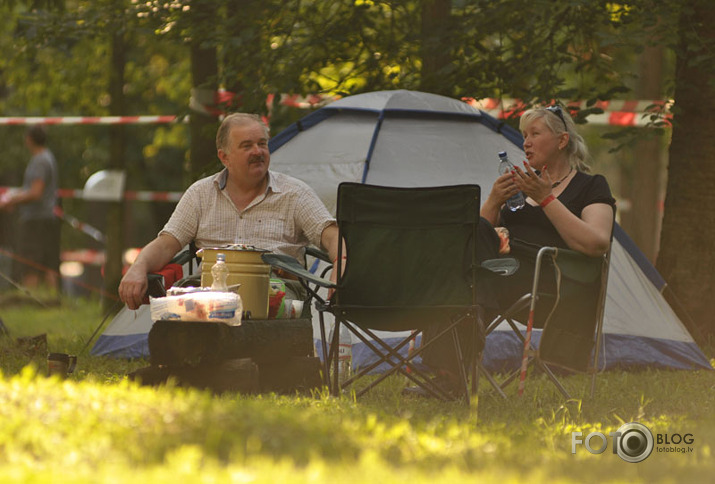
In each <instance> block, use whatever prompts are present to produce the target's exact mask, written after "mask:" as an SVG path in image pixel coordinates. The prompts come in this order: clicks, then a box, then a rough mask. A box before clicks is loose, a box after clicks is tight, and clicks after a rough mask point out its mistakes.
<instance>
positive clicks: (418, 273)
mask: <svg viewBox="0 0 715 484" xmlns="http://www.w3.org/2000/svg"><path fill="white" fill-rule="evenodd" d="M479 202H480V188H479V186H477V185H460V186H449V187H432V188H391V187H378V186H371V185H363V184H358V183H342V184H341V185H340V186H339V188H338V203H337V221H338V229H339V233H340V240H342V241H344V244H345V250H346V252H347V254H344V253H343V247H342V245H341V246H340V248H339V255H338V257H339V259H340V260H342V258H343V255H346V256H347V260H346V265H345V268H344V272H343V269H342V267H341V264H336V267H334V269H333V270H337V271H338V274H337V281H338V282H337V285H334V284H331V283H330V282H329V281H326V280H324V279H323V278H321V277H318V276H315V275H313V274H310V273H309V272H307V271H305V270H304V269H303V268H302V267H301V266H300V264H299V263H298V262H297V261H295V259H292V258H290V257H286V256H282V255H277V254H265V255H264V260H265V261H266V262H267V263H269V264H271V265H274V266H276V267H280V268H281V269H283V270H285V271H288V272H291V273H293V274H295V275H297V276H298V277H300V278H301V280H302V281H304V286H305V287H306V289H307V290H308V291H309V292H312V293H313V296H314V297H315V298H316V301H318V303H317V304H316V308H317V309H318V311H319V316H320V326H321V336H322V340H323V355H327V357H325V358H324V360H325V367H324V373H325V375H326V376H327V375H329V365H330V364H331V363H332V364H333V365H334V371H333V381H332V383H331V382H329V381H328V382H327V383H328V385H329V387H330V389H331V391H332V392H333V394H337V393H339V392H340V390H343V389H345V388H347V387H349V386H350V385H352V384H353V383H355V382H356V381H358V380H360V379H361V378H363V377H364V376H366V375H367V374H368V373H370V372H371V371H372V370H373V369H375V368H376V367H378V366H379V365H381V364H383V363H387V365H388V367H389V369H388V370H387V371H386V372H385V373H383V374H382V375H380V376H379V377H376V378H375V379H374V380H373V381H372V382H371V383H370V384H368V385H367V386H365V387H364V388H361V389H360V390H359V391H358V392H357V393H356V394H357V395H358V396H360V395H362V394H364V393H365V392H367V391H369V390H370V389H372V388H374V387H375V386H376V385H378V384H379V383H380V382H382V381H384V380H385V379H386V378H387V377H388V376H390V375H393V374H395V373H399V374H402V375H404V376H405V377H407V378H408V379H410V380H411V381H413V382H414V383H415V384H417V385H419V386H420V387H422V388H423V389H424V390H425V391H427V392H428V393H430V394H431V395H433V396H435V397H438V398H441V399H444V400H450V399H453V397H452V396H451V395H449V394H448V392H447V391H445V389H443V388H441V387H440V386H438V385H436V384H434V382H432V381H431V379H430V375H429V374H428V373H427V372H426V371H425V370H424V368H423V367H422V366H421V365H417V364H415V363H414V361H413V360H414V358H415V357H417V356H420V355H421V354H422V353H423V351H424V350H425V348H427V347H428V346H429V344H430V342H423V344H422V345H421V346H420V348H418V349H416V350H415V351H414V352H411V353H409V354H407V356H403V354H404V353H405V351H404V349H406V348H407V345H408V344H409V342H410V339H412V338H413V337H414V336H415V335H414V334H412V333H410V334H408V335H407V336H406V337H404V338H403V339H402V340H401V341H400V342H399V343H397V344H396V345H393V346H391V345H390V344H388V343H387V342H385V341H384V340H383V339H381V338H380V337H378V335H377V334H376V333H375V331H376V330H379V331H388V332H405V331H410V330H416V331H418V332H419V331H423V330H424V329H425V328H427V327H429V326H430V325H439V327H440V328H443V329H442V330H441V331H440V332H439V334H438V336H437V338H439V337H441V336H442V335H447V336H449V335H451V338H452V341H453V343H454V351H455V354H456V355H457V357H458V360H459V362H460V365H459V366H460V370H461V371H460V375H459V377H460V383H461V387H460V389H461V391H462V393H463V395H464V397H465V400H466V402H467V403H468V402H469V398H470V393H471V392H474V391H476V387H475V384H474V382H475V380H473V385H472V388H471V392H470V389H469V385H468V379H469V373H471V374H472V375H474V374H476V368H477V366H476V360H477V354H476V352H470V353H471V354H469V355H467V354H465V351H464V348H462V345H461V343H460V339H459V338H458V336H457V329H458V327H460V326H463V325H467V328H468V331H470V330H471V331H472V334H473V336H474V337H475V338H477V337H479V335H483V328H481V329H480V328H479V326H478V325H479V318H478V316H477V314H478V313H477V302H476V282H475V277H476V271H477V269H478V264H477V250H476V240H477V237H476V235H477V226H478V222H479ZM310 283H314V284H317V285H318V286H320V287H327V288H334V289H335V293H334V294H333V297H332V298H331V299H330V300H328V301H325V300H323V299H322V298H320V296H318V295H317V294H316V293H315V291H313V290H312V288H310V287H309V285H310ZM325 313H330V314H332V315H333V316H334V317H335V330H334V333H333V334H334V336H333V341H332V342H331V345H330V349H329V350H328V348H327V345H326V338H325V319H324V316H325ZM342 324H344V325H345V326H346V327H347V328H348V329H349V330H350V331H351V333H352V334H353V335H355V337H356V338H357V339H359V340H360V341H361V342H363V343H364V344H365V345H366V346H367V347H368V348H369V349H370V350H371V351H372V352H373V353H375V355H377V357H378V359H377V361H375V362H373V363H371V364H370V365H368V366H367V367H365V368H359V369H358V370H357V372H356V373H355V375H353V376H352V377H351V378H348V379H347V380H345V381H343V382H342V383H341V382H340V381H339V380H338V358H337V350H336V348H337V346H338V338H339V336H338V335H339V328H340V325H342ZM442 325H444V327H443V326H442ZM482 337H483V336H482ZM437 338H434V339H437ZM401 350H403V351H402V352H401ZM467 360H468V361H467ZM467 363H468V364H467Z"/></svg>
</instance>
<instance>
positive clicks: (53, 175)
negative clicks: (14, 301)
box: [0, 125, 60, 289]
mask: <svg viewBox="0 0 715 484" xmlns="http://www.w3.org/2000/svg"><path fill="white" fill-rule="evenodd" d="M46 144H47V132H46V131H45V128H44V126H42V125H33V126H31V127H30V128H29V129H28V130H27V133H26V135H25V145H26V146H27V148H28V150H29V151H30V154H31V155H32V157H31V158H30V162H29V163H28V165H27V168H26V169H25V176H24V179H23V183H22V190H20V191H18V192H16V193H13V194H11V195H9V196H7V197H5V198H3V199H2V200H0V210H10V209H12V208H14V207H16V206H17V207H18V223H19V230H18V237H19V238H18V239H17V240H18V244H17V247H18V250H17V251H18V254H19V256H20V257H21V258H22V259H21V261H20V262H21V263H22V265H23V270H22V271H21V272H22V283H23V285H24V286H25V287H27V288H35V287H37V286H38V284H39V283H40V279H41V276H42V275H43V274H44V280H45V283H46V284H47V286H48V287H49V288H51V289H56V288H57V287H58V286H57V285H58V281H59V279H58V277H57V274H58V271H59V265H60V223H59V220H58V219H57V217H55V214H54V208H55V205H56V204H57V185H58V174H57V162H56V161H55V157H54V155H53V154H52V152H51V151H50V150H49V149H48V148H47V146H46ZM28 261H29V262H33V263H34V264H36V265H29V264H28V263H27V262H28Z"/></svg>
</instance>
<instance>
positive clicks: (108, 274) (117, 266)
mask: <svg viewBox="0 0 715 484" xmlns="http://www.w3.org/2000/svg"><path fill="white" fill-rule="evenodd" d="M111 49H112V53H111V65H110V69H111V73H110V76H109V94H110V96H111V103H110V105H109V111H110V113H111V115H112V116H123V115H125V114H126V112H125V102H124V68H125V66H126V44H125V39H124V32H123V31H122V30H121V29H120V30H119V31H117V32H114V33H113V35H112V39H111ZM109 130H110V131H109V168H110V169H113V170H124V168H125V157H124V151H125V146H126V143H125V129H124V126H123V125H121V124H117V125H112V126H110V128H109ZM106 203H107V225H106V227H107V228H106V238H107V243H106V247H105V254H106V260H105V263H104V291H105V297H103V298H102V306H103V307H104V309H105V311H106V310H108V309H109V308H110V307H111V306H112V305H113V304H114V299H112V298H109V297H108V296H109V295H112V296H116V295H117V290H118V288H119V282H120V281H121V279H122V252H123V251H124V231H123V226H124V224H123V218H124V202H123V200H120V201H117V202H106Z"/></svg>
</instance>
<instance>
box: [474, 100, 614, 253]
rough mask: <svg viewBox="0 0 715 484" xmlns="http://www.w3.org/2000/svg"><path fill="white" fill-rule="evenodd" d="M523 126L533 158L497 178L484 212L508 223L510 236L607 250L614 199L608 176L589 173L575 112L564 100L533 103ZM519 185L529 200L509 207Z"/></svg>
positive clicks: (529, 155) (581, 249)
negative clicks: (540, 105) (542, 105)
mask: <svg viewBox="0 0 715 484" xmlns="http://www.w3.org/2000/svg"><path fill="white" fill-rule="evenodd" d="M519 128H520V129H521V131H522V134H523V135H524V153H525V154H526V158H527V159H528V160H529V162H528V163H527V162H526V161H525V162H524V167H523V168H521V167H519V166H516V167H515V170H514V173H511V174H509V173H507V174H504V175H502V176H500V177H499V178H497V181H496V182H495V183H494V186H493V187H492V190H491V192H490V193H489V197H488V198H487V200H486V202H485V203H484V205H483V207H482V209H481V216H482V217H484V218H485V219H486V220H487V221H488V222H490V223H491V224H492V225H493V226H497V225H503V226H505V227H507V228H508V229H509V233H510V238H511V239H521V240H524V241H528V242H530V243H533V244H537V245H540V246H545V245H552V246H557V247H566V248H569V249H573V250H576V251H578V252H581V253H583V254H586V255H590V256H599V255H603V254H604V253H606V251H607V250H608V247H609V245H610V240H611V228H612V225H613V209H614V204H615V201H614V200H613V198H612V197H611V191H610V189H609V187H608V183H607V182H606V179H605V178H603V177H602V176H600V175H595V176H591V175H587V174H586V173H584V172H585V171H588V169H589V168H588V165H587V164H586V161H587V158H588V151H587V148H586V145H585V143H584V141H583V138H582V137H581V136H580V135H579V134H578V133H576V130H575V126H574V123H573V121H572V120H571V117H570V116H569V115H568V114H567V113H566V112H565V111H563V110H562V109H561V108H560V107H559V106H551V107H548V108H536V109H531V110H529V111H526V112H525V113H524V115H523V116H522V117H521V121H520V122H519ZM536 170H539V171H540V172H541V173H537V171H536ZM520 190H521V191H522V192H524V194H525V195H526V196H527V199H526V205H525V206H524V208H523V209H521V210H517V211H515V212H511V211H510V210H507V209H506V208H505V207H504V203H505V202H506V200H507V199H509V198H510V197H512V196H513V195H515V194H516V193H517V192H518V191H520Z"/></svg>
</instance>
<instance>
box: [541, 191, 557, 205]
mask: <svg viewBox="0 0 715 484" xmlns="http://www.w3.org/2000/svg"><path fill="white" fill-rule="evenodd" d="M554 200H556V197H555V196H554V194H553V193H552V194H551V195H549V196H548V197H546V198H544V199H543V200H542V201H541V203H540V204H539V205H540V206H541V208H546V206H547V205H548V204H550V203H551V202H553V201H554Z"/></svg>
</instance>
